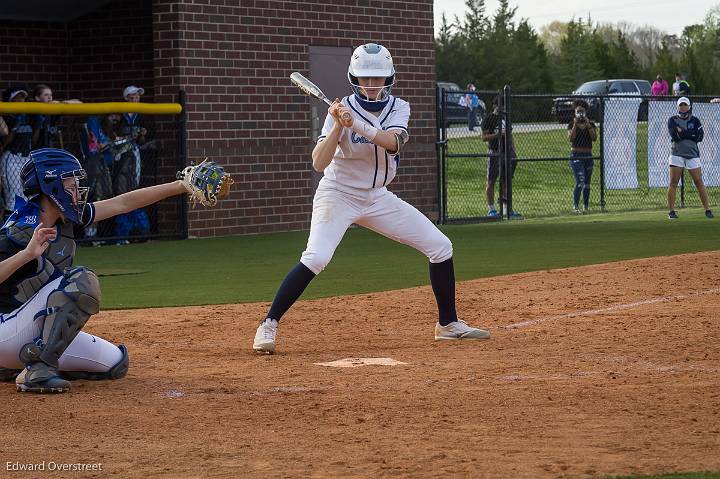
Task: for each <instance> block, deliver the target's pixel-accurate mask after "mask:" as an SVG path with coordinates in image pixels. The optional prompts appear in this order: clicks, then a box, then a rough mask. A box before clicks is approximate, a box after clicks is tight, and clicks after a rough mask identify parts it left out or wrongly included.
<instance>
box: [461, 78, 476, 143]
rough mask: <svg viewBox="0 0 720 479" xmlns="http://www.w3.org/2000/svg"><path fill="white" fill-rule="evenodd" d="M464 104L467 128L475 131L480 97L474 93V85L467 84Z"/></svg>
mask: <svg viewBox="0 0 720 479" xmlns="http://www.w3.org/2000/svg"><path fill="white" fill-rule="evenodd" d="M463 98H464V102H463V103H464V105H465V108H467V109H468V130H470V131H475V127H476V126H479V125H478V116H477V115H478V109H479V108H480V98H478V96H477V94H476V93H475V85H474V84H472V83H468V84H467V92H466V93H465V96H464V97H463Z"/></svg>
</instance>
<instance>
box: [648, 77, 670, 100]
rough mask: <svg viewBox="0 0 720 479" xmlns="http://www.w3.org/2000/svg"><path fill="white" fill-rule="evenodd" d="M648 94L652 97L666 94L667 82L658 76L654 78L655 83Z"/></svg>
mask: <svg viewBox="0 0 720 479" xmlns="http://www.w3.org/2000/svg"><path fill="white" fill-rule="evenodd" d="M650 94H652V95H653V96H663V95H667V94H668V82H667V81H665V80H664V79H663V77H661V76H660V75H658V76H657V77H655V81H654V82H653V84H652V87H651V88H650Z"/></svg>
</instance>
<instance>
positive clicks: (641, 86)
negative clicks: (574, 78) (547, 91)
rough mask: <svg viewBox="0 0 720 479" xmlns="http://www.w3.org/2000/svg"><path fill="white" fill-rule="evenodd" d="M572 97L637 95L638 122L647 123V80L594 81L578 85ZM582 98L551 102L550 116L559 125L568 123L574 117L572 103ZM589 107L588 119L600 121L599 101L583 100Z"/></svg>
mask: <svg viewBox="0 0 720 479" xmlns="http://www.w3.org/2000/svg"><path fill="white" fill-rule="evenodd" d="M572 95H637V96H639V97H643V100H642V102H641V103H640V108H639V109H638V118H637V119H638V121H647V115H648V100H647V98H646V97H647V96H649V95H650V82H649V81H647V80H631V79H614V80H595V81H589V82H585V83H583V84H582V85H580V86H579V87H578V88H577V89H576V90H575V91H573V92H572ZM578 98H583V97H572V96H570V97H563V98H555V99H554V100H553V107H552V114H553V115H555V116H557V118H558V121H559V122H560V123H569V122H570V120H572V117H573V116H574V115H575V109H574V108H573V102H574V101H575V100H576V99H578ZM583 99H584V100H585V101H586V102H587V103H588V106H589V107H590V108H589V110H588V117H589V118H591V119H592V120H594V121H599V120H600V99H599V98H593V97H585V98H583Z"/></svg>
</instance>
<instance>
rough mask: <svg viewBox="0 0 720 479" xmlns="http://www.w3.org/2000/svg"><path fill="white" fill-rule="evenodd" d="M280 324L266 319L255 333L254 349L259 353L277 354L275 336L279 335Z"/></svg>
mask: <svg viewBox="0 0 720 479" xmlns="http://www.w3.org/2000/svg"><path fill="white" fill-rule="evenodd" d="M277 327H278V322H277V321H275V320H274V319H270V318H265V321H263V322H262V323H260V326H258V328H257V331H256V332H255V341H253V349H254V350H255V351H257V352H259V353H266V354H273V353H274V352H275V335H277Z"/></svg>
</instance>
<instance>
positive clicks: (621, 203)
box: [447, 123, 720, 218]
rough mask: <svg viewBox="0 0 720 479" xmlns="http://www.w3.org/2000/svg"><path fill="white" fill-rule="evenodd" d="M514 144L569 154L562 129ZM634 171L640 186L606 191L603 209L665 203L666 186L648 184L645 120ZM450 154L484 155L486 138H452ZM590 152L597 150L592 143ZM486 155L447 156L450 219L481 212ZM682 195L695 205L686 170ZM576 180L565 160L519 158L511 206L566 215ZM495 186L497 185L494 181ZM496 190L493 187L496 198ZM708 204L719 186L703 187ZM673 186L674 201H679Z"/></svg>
mask: <svg viewBox="0 0 720 479" xmlns="http://www.w3.org/2000/svg"><path fill="white" fill-rule="evenodd" d="M513 136H514V139H515V147H516V151H517V154H518V156H519V157H521V158H528V157H530V158H536V157H568V156H569V151H570V147H569V143H568V140H567V132H566V130H565V129H558V130H550V131H539V132H525V133H523V132H515V133H514V135H513ZM636 151H637V172H638V182H639V184H640V187H639V188H637V189H632V190H607V191H606V195H605V202H606V205H605V209H606V210H607V211H614V212H618V211H631V210H648V209H665V208H666V199H665V198H666V197H665V194H666V190H665V188H648V186H647V184H648V169H647V124H646V123H638V130H637V150H636ZM448 153H450V154H484V153H487V143H485V142H483V141H482V140H481V139H480V137H479V136H475V137H470V138H454V139H453V138H451V139H450V140H449V142H448ZM593 155H594V156H599V155H600V145H599V142H595V144H594V147H593ZM486 172H487V159H485V158H449V159H448V161H447V195H448V216H449V218H463V217H472V216H479V215H485V213H486V212H487V204H486V203H487V202H486V200H485V184H486ZM686 178H687V182H688V185H686V192H685V200H686V205H687V206H699V205H700V200H699V198H698V195H697V192H696V190H695V187H694V185H692V181H690V178H689V176H688V175H686ZM574 185H575V179H574V177H573V174H572V170H571V169H570V165H569V164H568V161H565V160H563V161H543V162H521V163H520V164H519V165H518V167H517V171H516V172H515V177H514V179H513V206H514V209H516V210H517V211H520V212H521V213H522V214H523V215H525V216H526V217H528V218H532V217H542V216H558V215H569V214H570V213H571V211H570V210H571V208H572V191H573V187H574ZM496 188H497V186H496ZM497 192H498V190H497V189H496V197H497ZM708 194H709V196H710V203H711V204H715V205H716V204H718V203H719V202H720V188H708ZM679 198H680V197H679V191H678V203H679ZM590 205H591V209H595V210H599V209H600V162H599V160H596V161H595V169H594V171H593V178H592V188H591V194H590Z"/></svg>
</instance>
